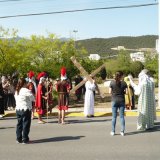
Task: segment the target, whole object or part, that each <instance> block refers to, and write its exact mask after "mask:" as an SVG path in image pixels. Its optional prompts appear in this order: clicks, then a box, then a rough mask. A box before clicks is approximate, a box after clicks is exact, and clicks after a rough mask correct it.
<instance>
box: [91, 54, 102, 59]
mask: <svg viewBox="0 0 160 160" xmlns="http://www.w3.org/2000/svg"><path fill="white" fill-rule="evenodd" d="M89 59H90V60H96V61H98V60H100V59H101V57H100V55H99V54H90V55H89Z"/></svg>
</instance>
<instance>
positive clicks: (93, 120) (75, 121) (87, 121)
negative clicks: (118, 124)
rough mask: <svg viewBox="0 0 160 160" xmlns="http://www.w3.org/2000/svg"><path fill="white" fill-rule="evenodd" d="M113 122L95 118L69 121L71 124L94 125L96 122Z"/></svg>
mask: <svg viewBox="0 0 160 160" xmlns="http://www.w3.org/2000/svg"><path fill="white" fill-rule="evenodd" d="M107 121H111V119H100V120H99V119H95V118H88V119H84V120H69V123H94V122H107Z"/></svg>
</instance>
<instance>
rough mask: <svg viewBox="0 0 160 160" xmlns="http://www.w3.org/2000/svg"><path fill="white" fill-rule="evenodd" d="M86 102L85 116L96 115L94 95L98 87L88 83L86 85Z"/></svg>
mask: <svg viewBox="0 0 160 160" xmlns="http://www.w3.org/2000/svg"><path fill="white" fill-rule="evenodd" d="M85 87H86V92H85V100H84V115H85V116H87V115H94V93H93V91H95V89H96V85H95V84H94V83H91V82H90V81H87V82H86V84H85Z"/></svg>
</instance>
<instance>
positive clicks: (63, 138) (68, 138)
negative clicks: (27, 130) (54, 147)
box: [31, 136, 85, 143]
mask: <svg viewBox="0 0 160 160" xmlns="http://www.w3.org/2000/svg"><path fill="white" fill-rule="evenodd" d="M84 137H85V136H62V137H52V138H45V139H38V140H32V142H31V143H48V142H58V141H70V140H79V139H80V138H84Z"/></svg>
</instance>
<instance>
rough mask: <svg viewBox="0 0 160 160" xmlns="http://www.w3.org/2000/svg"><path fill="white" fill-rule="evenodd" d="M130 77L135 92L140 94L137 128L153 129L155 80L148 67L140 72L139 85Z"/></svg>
mask: <svg viewBox="0 0 160 160" xmlns="http://www.w3.org/2000/svg"><path fill="white" fill-rule="evenodd" d="M129 78H130V82H131V85H132V87H133V88H134V90H135V94H136V95H138V96H139V98H138V121H137V130H146V129H151V128H153V127H154V120H155V119H156V107H155V94H154V82H153V80H151V79H150V76H149V74H148V70H147V69H144V70H142V71H141V72H140V74H139V83H138V85H136V84H134V82H133V81H132V78H131V77H129Z"/></svg>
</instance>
